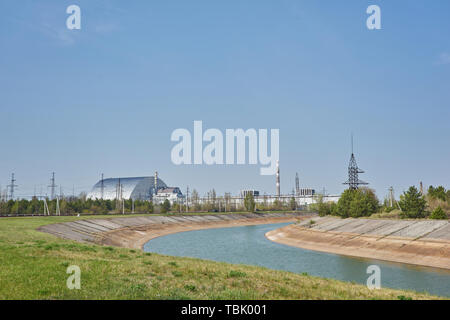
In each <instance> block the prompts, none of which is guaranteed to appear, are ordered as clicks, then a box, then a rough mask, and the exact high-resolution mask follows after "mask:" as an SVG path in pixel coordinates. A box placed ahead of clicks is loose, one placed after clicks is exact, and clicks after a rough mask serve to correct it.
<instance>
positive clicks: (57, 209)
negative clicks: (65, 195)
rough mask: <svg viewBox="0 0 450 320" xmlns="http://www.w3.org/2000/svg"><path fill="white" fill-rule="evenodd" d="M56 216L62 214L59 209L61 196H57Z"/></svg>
mask: <svg viewBox="0 0 450 320" xmlns="http://www.w3.org/2000/svg"><path fill="white" fill-rule="evenodd" d="M55 215H56V216H60V215H61V210H60V209H59V198H58V197H56V212H55Z"/></svg>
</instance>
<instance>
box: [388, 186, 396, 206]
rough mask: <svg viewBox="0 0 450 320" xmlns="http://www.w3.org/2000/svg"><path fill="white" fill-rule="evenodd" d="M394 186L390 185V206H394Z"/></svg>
mask: <svg viewBox="0 0 450 320" xmlns="http://www.w3.org/2000/svg"><path fill="white" fill-rule="evenodd" d="M394 201H395V198H394V187H390V188H389V207H391V208H392V207H393V206H394Z"/></svg>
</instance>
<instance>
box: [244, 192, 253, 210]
mask: <svg viewBox="0 0 450 320" xmlns="http://www.w3.org/2000/svg"><path fill="white" fill-rule="evenodd" d="M244 207H245V210H247V211H248V212H255V198H254V197H253V193H252V192H247V194H246V195H245V198H244Z"/></svg>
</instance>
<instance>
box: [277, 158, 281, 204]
mask: <svg viewBox="0 0 450 320" xmlns="http://www.w3.org/2000/svg"><path fill="white" fill-rule="evenodd" d="M277 197H278V198H280V161H279V160H277Z"/></svg>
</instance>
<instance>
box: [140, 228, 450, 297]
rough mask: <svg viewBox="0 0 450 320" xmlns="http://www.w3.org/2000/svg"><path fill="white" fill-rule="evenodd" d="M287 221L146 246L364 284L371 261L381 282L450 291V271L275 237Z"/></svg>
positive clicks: (442, 292)
mask: <svg viewBox="0 0 450 320" xmlns="http://www.w3.org/2000/svg"><path fill="white" fill-rule="evenodd" d="M286 225H288V223H282V224H268V225H257V226H244V227H233V228H221V229H207V230H198V231H189V232H182V233H176V234H171V235H167V236H163V237H160V238H156V239H153V240H151V241H149V242H147V243H146V244H145V246H144V251H147V252H156V253H160V254H164V255H171V256H180V257H193V258H200V259H207V260H214V261H220V262H229V263H235V264H247V265H256V266H261V267H266V268H270V269H276V270H285V271H291V272H296V273H304V272H306V273H308V274H309V275H314V276H318V277H323V278H333V279H338V280H342V281H348V282H352V281H353V282H356V283H362V284H365V283H366V281H367V278H368V277H369V274H367V273H366V270H367V267H368V266H370V265H378V266H379V267H380V269H381V286H382V287H388V288H396V289H411V290H415V291H418V292H428V293H430V294H434V295H440V296H447V297H450V272H449V271H445V270H440V269H432V268H425V267H416V266H411V265H404V264H397V263H390V262H385V261H379V260H370V259H361V258H353V257H345V256H340V255H336V254H329V253H322V252H316V251H310V250H304V249H300V248H295V247H290V246H286V245H282V244H278V243H275V242H272V241H270V240H268V239H266V237H265V236H264V235H265V233H266V232H268V231H271V230H274V229H277V228H281V227H283V226H286Z"/></svg>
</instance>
